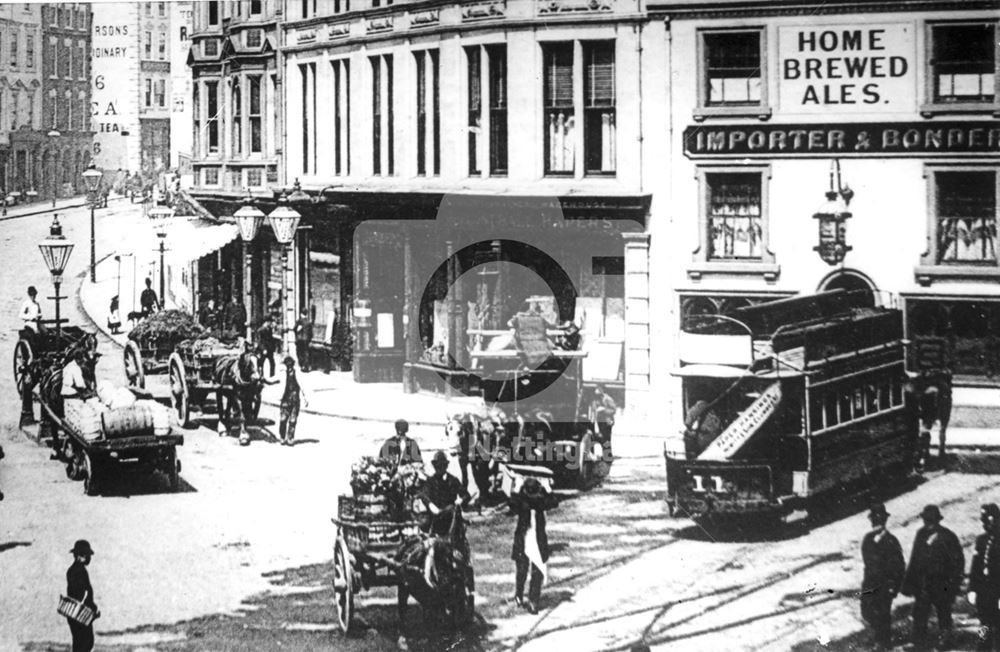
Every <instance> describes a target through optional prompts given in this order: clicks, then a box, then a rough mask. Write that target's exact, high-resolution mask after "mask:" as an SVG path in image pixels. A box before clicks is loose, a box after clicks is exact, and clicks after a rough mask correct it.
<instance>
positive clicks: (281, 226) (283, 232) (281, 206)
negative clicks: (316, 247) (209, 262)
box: [267, 180, 305, 353]
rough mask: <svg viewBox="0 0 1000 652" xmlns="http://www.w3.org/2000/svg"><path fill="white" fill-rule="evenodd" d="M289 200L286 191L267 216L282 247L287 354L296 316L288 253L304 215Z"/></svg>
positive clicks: (283, 333) (290, 346)
mask: <svg viewBox="0 0 1000 652" xmlns="http://www.w3.org/2000/svg"><path fill="white" fill-rule="evenodd" d="M298 185H299V184H298V180H296V182H295V187H296V189H298V191H299V192H300V193H301V188H299V187H298ZM292 194H293V196H294V194H295V193H294V192H293V193H292ZM301 194H305V193H301ZM289 199H290V197H289V195H288V191H287V190H286V191H285V192H283V193H282V195H281V197H279V198H278V206H277V207H276V208H275V209H274V210H273V211H271V214H270V215H268V216H267V220H268V223H270V225H271V230H272V231H274V238H275V239H276V240H277V241H278V243H279V244H281V245H282V247H281V297H282V301H284V302H285V319H284V322H285V323H284V325H283V327H282V329H281V340H282V342H283V344H284V347H285V351H286V353H287V352H290V351H291V350H292V349H293V346H294V341H292V340H291V332H292V327H291V324H292V323H293V322H294V315H293V314H292V313H291V311H292V310H293V306H292V302H291V301H289V297H288V274H289V272H290V270H289V267H288V251H289V249H290V248H291V246H290V245H291V244H292V242H293V241H294V240H295V230H296V229H297V228H298V226H299V220H300V219H302V215H301V214H300V213H299V212H298V211H297V210H295V209H294V208H292V207H291V206H289V205H288V203H289Z"/></svg>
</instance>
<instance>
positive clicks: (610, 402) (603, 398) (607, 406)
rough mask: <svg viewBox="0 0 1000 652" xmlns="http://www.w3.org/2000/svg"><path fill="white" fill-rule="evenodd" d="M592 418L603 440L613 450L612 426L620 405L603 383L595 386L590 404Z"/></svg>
mask: <svg viewBox="0 0 1000 652" xmlns="http://www.w3.org/2000/svg"><path fill="white" fill-rule="evenodd" d="M590 410H591V419H592V420H593V422H594V423H596V424H597V431H598V432H599V433H600V435H601V442H603V444H604V446H605V447H606V448H607V449H608V450H609V451H610V450H611V428H613V427H614V425H615V413H616V412H617V411H618V406H617V405H615V400H614V399H613V398H611V397H610V396H608V393H607V392H606V391H604V387H603V386H602V385H598V386H597V387H595V388H594V399H593V401H591V404H590Z"/></svg>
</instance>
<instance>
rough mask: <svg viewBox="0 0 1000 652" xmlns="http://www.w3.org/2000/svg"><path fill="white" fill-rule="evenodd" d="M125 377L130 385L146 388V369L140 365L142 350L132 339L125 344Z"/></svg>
mask: <svg viewBox="0 0 1000 652" xmlns="http://www.w3.org/2000/svg"><path fill="white" fill-rule="evenodd" d="M124 356H125V378H127V379H128V384H129V385H130V386H132V387H138V388H140V389H145V388H146V370H145V369H143V367H142V352H141V351H140V350H139V346H138V345H137V344H136V343H135V342H133V341H132V340H129V341H128V344H126V345H125V353H124Z"/></svg>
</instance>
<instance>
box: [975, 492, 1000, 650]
mask: <svg viewBox="0 0 1000 652" xmlns="http://www.w3.org/2000/svg"><path fill="white" fill-rule="evenodd" d="M979 514H980V519H981V520H982V523H983V533H982V534H980V535H979V536H978V537H977V538H976V551H975V553H973V555H972V567H971V568H970V569H969V595H968V600H969V602H970V603H972V604H975V605H976V614H977V615H978V616H979V625H980V628H979V649H980V650H995V649H1000V604H998V603H1000V507H997V505H996V504H995V503H989V504H986V505H983V506H982V508H981V509H980V510H979Z"/></svg>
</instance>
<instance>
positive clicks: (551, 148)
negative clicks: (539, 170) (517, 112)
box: [542, 43, 576, 174]
mask: <svg viewBox="0 0 1000 652" xmlns="http://www.w3.org/2000/svg"><path fill="white" fill-rule="evenodd" d="M542 47H543V51H542V52H543V58H544V71H545V89H544V90H545V92H544V101H545V115H544V120H545V124H544V130H545V172H546V174H572V173H573V170H574V169H575V165H574V164H575V159H576V133H575V125H576V116H575V107H574V106H573V43H548V44H545V45H543V46H542Z"/></svg>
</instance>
